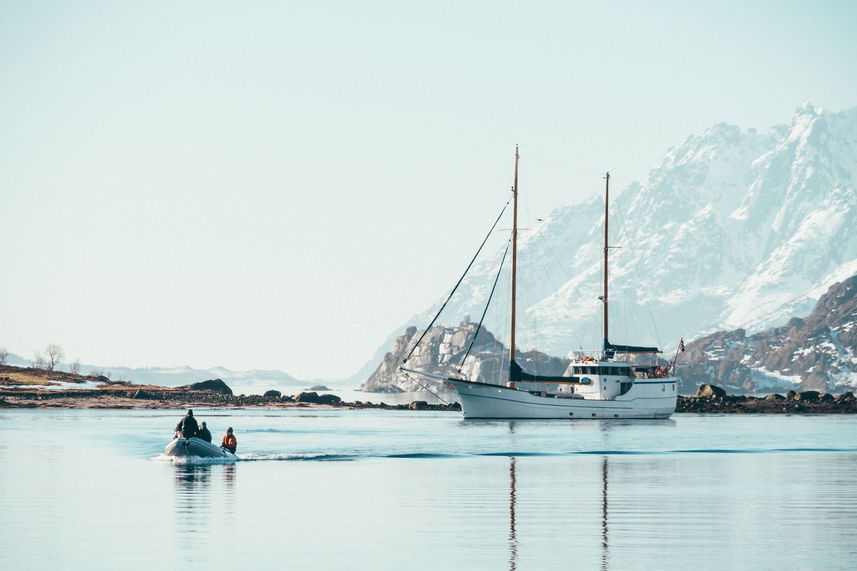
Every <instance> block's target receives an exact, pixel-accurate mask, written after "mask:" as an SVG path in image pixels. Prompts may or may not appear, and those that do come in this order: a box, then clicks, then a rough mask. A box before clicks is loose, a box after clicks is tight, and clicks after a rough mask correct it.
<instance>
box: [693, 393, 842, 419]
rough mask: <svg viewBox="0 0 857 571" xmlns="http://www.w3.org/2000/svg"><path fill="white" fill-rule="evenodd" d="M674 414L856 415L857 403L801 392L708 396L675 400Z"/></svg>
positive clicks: (827, 395)
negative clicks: (754, 395) (760, 395)
mask: <svg viewBox="0 0 857 571" xmlns="http://www.w3.org/2000/svg"><path fill="white" fill-rule="evenodd" d="M676 412H698V413H699V412H701V413H706V412H710V413H768V414H777V413H780V414H793V413H810V414H857V399H855V398H854V395H853V394H852V393H850V392H848V393H843V394H841V395H839V396H836V397H834V396H833V395H831V394H829V393H819V392H818V391H803V392H800V393H795V392H794V391H791V392H790V393H789V394H788V395H786V396H783V395H780V394H770V395H767V396H765V397H752V396H748V395H717V396H714V395H709V396H699V394H697V396H692V397H682V396H680V397H678V402H677V403H676Z"/></svg>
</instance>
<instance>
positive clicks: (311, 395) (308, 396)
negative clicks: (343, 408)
mask: <svg viewBox="0 0 857 571" xmlns="http://www.w3.org/2000/svg"><path fill="white" fill-rule="evenodd" d="M294 400H295V402H305V403H312V404H329V405H333V406H339V405H340V404H341V403H342V399H341V398H339V397H338V396H336V395H320V394H318V393H316V392H302V393H300V394H298V395H296V396H295V397H294Z"/></svg>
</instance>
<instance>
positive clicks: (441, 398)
mask: <svg viewBox="0 0 857 571" xmlns="http://www.w3.org/2000/svg"><path fill="white" fill-rule="evenodd" d="M402 372H403V373H405V376H406V377H408V378H409V379H411V380H412V381H413V382H415V383H416V384H418V385H419V386H421V387H422V388H423V390H425V391H428V392H430V393H431V394H433V395H434V397H435V398H436V399H437V400H439V401H440V402H442V403H443V404H449V402H447V401H446V400H444V399H443V397H441V396H440V395H439V394H437V393H436V392H434V391H433V390H431V389H430V388H428V387H427V386H425V385H424V384H422V383H421V382H419V381H418V380H417V379H416V378H414V377H412V376H411V375H410V374H409V373H408V372H407V371H402Z"/></svg>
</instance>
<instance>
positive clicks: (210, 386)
mask: <svg viewBox="0 0 857 571" xmlns="http://www.w3.org/2000/svg"><path fill="white" fill-rule="evenodd" d="M182 388H184V389H187V390H189V391H209V392H212V393H220V394H222V395H231V394H232V389H230V388H229V385H227V384H226V383H224V382H223V381H222V380H220V379H212V380H209V381H202V382H200V383H193V384H190V385H186V386H184V387H182Z"/></svg>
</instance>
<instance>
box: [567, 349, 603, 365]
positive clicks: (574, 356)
mask: <svg viewBox="0 0 857 571" xmlns="http://www.w3.org/2000/svg"><path fill="white" fill-rule="evenodd" d="M568 358H569V359H571V360H572V361H574V362H579V363H589V362H596V363H597V362H598V361H606V360H607V357H606V356H605V355H604V353H603V352H601V351H569V353H568Z"/></svg>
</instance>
